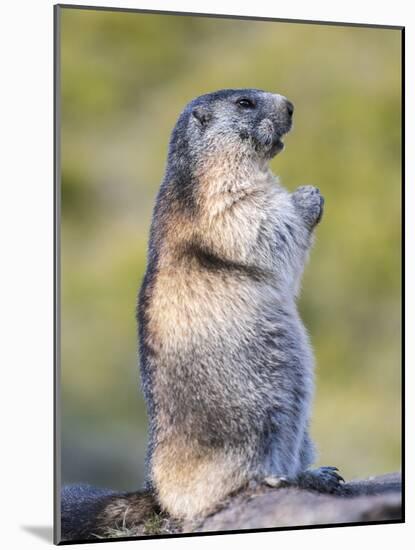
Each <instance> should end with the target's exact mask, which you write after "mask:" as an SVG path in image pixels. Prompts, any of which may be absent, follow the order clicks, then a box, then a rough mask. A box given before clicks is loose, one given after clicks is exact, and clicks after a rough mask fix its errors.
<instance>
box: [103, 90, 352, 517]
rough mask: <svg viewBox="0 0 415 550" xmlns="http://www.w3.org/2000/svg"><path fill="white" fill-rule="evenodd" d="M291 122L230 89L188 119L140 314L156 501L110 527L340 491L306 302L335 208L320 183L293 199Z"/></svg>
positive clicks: (259, 96)
mask: <svg viewBox="0 0 415 550" xmlns="http://www.w3.org/2000/svg"><path fill="white" fill-rule="evenodd" d="M293 111H294V107H293V104H292V103H291V102H290V101H288V99H286V98H285V97H283V96H281V95H277V94H272V93H267V92H264V91H262V90H258V89H228V90H220V91H217V92H213V93H209V94H206V95H202V96H200V97H198V98H196V99H194V100H193V101H191V102H190V103H189V104H188V105H187V106H186V108H185V109H184V111H183V112H182V113H181V115H180V117H179V119H178V121H177V124H176V126H175V128H174V130H173V133H172V136H171V140H170V145H169V154H168V162H167V169H166V173H165V177H164V180H163V182H162V185H161V187H160V190H159V193H158V197H157V200H156V205H155V209H154V215H153V221H152V226H151V231H150V242H149V250H148V265H147V271H146V274H145V277H144V281H143V284H142V287H141V291H140V294H139V300H138V308H137V312H138V324H139V343H140V360H141V375H142V387H143V391H144V395H145V399H146V403H147V408H148V418H149V445H148V453H147V471H148V473H147V489H146V493H145V494H143V495H142V496H140V493H132V494H130V495H124V496H112V495H110V496H107V497H106V499H107V500H106V501H105V506H103V507H101V510H100V513H99V521H98V523H101V524H102V525H105V524H106V523H108V521H111V520H116V519H117V518H118V520H120V519H123V520H124V522H125V521H127V522H128V523H134V522H136V521H138V519H139V518H140V517H142V514H143V510H144V511H148V510H149V509H151V507H152V505H154V504H155V503H157V506H159V507H160V509H161V510H164V511H166V512H168V513H169V514H171V515H172V516H174V517H177V518H186V519H191V518H194V517H197V516H198V515H204V514H207V513H209V512H211V511H212V510H213V509H214V507H215V506H216V505H218V503H220V502H221V500H222V499H223V498H224V497H226V496H227V495H229V494H230V493H232V492H234V491H236V490H238V489H240V488H242V487H244V486H245V485H247V484H248V483H256V482H258V483H262V482H265V483H268V484H271V485H275V486H277V485H279V484H281V482H283V483H295V484H299V485H302V486H307V487H309V488H314V489H316V490H320V491H329V492H335V491H336V490H337V488H338V486H339V484H340V481H342V478H341V477H340V476H339V474H337V473H336V470H337V469H336V468H332V467H324V468H319V469H316V470H308V468H309V466H310V465H311V464H312V463H313V461H314V448H313V444H312V442H311V440H310V436H309V430H308V427H309V420H310V406H311V400H312V395H313V369H314V366H313V362H314V361H313V354H312V350H311V346H310V343H309V339H308V336H307V333H306V330H305V328H304V326H303V324H302V322H301V320H300V317H299V314H298V311H297V306H296V298H297V296H298V292H299V286H300V280H301V276H302V272H303V268H304V264H305V262H306V259H307V256H308V252H309V250H310V247H311V244H312V241H313V230H314V228H315V226H316V224H317V223H318V222H319V221H320V219H321V216H322V211H323V202H324V201H323V198H322V196H321V195H320V192H319V190H318V189H317V188H315V187H312V186H303V187H300V188H298V189H297V190H296V191H295V192H294V193H288V192H287V191H286V190H285V189H283V188H282V187H281V185H280V184H279V183H278V180H277V179H276V178H275V176H274V175H273V174H272V172H271V171H270V168H269V166H268V163H269V161H270V159H272V158H273V157H274V156H275V155H276V154H277V153H278V152H280V151H281V150H282V149H283V147H284V145H283V142H282V138H283V136H284V135H285V134H286V133H287V132H289V130H290V129H291V125H292V117H293Z"/></svg>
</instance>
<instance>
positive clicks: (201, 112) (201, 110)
mask: <svg viewBox="0 0 415 550" xmlns="http://www.w3.org/2000/svg"><path fill="white" fill-rule="evenodd" d="M192 115H193V116H194V117H195V119H196V120H197V121H198V122H199V124H200V125H201V126H206V124H207V123H208V122H209V120H210V119H211V118H212V115H211V113H210V111H209V110H208V109H207V107H204V106H202V105H199V106H198V107H195V108H194V109H193V111H192Z"/></svg>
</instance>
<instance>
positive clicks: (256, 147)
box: [170, 88, 294, 161]
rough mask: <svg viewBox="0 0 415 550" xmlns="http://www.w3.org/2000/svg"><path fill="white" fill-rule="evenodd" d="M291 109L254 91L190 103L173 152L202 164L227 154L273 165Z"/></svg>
mask: <svg viewBox="0 0 415 550" xmlns="http://www.w3.org/2000/svg"><path fill="white" fill-rule="evenodd" d="M293 111H294V106H293V104H292V103H291V102H290V101H288V99H286V98H285V97H284V96H281V95H278V94H272V93H268V92H264V91H262V90H256V89H251V88H248V89H239V90H237V89H236V90H232V89H230V90H219V91H217V92H213V93H210V94H205V95H202V96H200V97H197V98H196V99H194V100H193V101H191V102H190V103H189V104H188V105H187V106H186V108H185V109H184V111H183V112H182V114H181V115H180V117H179V120H178V122H177V124H176V127H175V129H174V131H173V134H172V139H171V142H170V152H171V154H174V155H175V156H176V158H178V157H180V156H182V155H185V156H186V157H187V158H188V160H189V156H190V158H191V159H192V160H199V161H202V160H203V159H204V158H205V157H206V156H210V157H211V156H212V155H215V154H216V153H224V154H226V155H227V156H228V157H229V156H232V155H233V154H234V155H235V157H236V158H238V159H240V160H242V158H243V157H244V156H246V157H249V158H251V159H254V158H258V159H260V160H269V159H271V158H272V157H274V156H275V155H276V154H277V153H278V152H279V151H281V150H282V149H283V147H284V144H283V143H282V140H281V138H282V137H283V136H284V134H286V133H287V132H288V131H289V130H290V129H291V126H292V115H293Z"/></svg>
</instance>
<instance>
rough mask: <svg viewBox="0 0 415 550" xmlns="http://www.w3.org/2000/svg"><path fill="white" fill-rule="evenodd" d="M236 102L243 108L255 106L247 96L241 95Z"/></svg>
mask: <svg viewBox="0 0 415 550" xmlns="http://www.w3.org/2000/svg"><path fill="white" fill-rule="evenodd" d="M236 103H237V104H238V105H239V106H240V107H243V108H244V109H253V108H254V107H255V103H254V102H253V101H252V99H248V98H247V97H241V98H240V99H238V100H237V102H236Z"/></svg>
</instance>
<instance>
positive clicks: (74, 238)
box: [55, 5, 404, 544]
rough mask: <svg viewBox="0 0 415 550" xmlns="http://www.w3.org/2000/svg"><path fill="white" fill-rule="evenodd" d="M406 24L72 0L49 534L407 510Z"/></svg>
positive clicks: (388, 515)
mask: <svg viewBox="0 0 415 550" xmlns="http://www.w3.org/2000/svg"><path fill="white" fill-rule="evenodd" d="M403 32H404V30H403V28H401V27H390V26H386V25H385V26H370V25H358V24H353V25H352V24H341V23H332V24H329V23H322V22H321V23H319V22H307V21H294V20H292V21H287V20H277V19H275V20H272V19H258V18H255V17H245V18H242V17H239V18H238V17H233V16H226V15H223V16H209V15H207V14H204V15H200V14H199V15H198V14H186V13H168V12H151V11H139V10H133V9H116V8H93V7H82V6H75V7H71V6H68V5H67V6H65V5H62V6H55V168H56V170H55V199H56V200H55V219H56V232H55V275H56V277H55V304H56V322H55V329H56V333H55V352H56V353H55V358H56V361H55V363H56V371H55V382H56V383H55V542H56V543H65V544H68V543H79V542H91V541H95V542H97V541H107V540H110V539H111V540H120V539H138V538H155V537H177V536H187V535H195V534H199V535H201V536H202V535H204V534H212V533H235V532H239V533H240V532H246V531H251V532H252V531H261V530H279V529H283V528H284V529H287V528H307V527H311V526H314V527H316V526H319V527H321V528H323V527H325V526H333V525H356V524H369V523H391V522H402V521H403V508H402V505H401V487H402V482H401V470H402V463H401V461H402V427H401V424H402V420H403V419H402V410H403V404H402V373H403V365H402V349H401V346H402V334H403V329H402V319H403V317H402V260H403V258H402V233H401V227H402V221H401V216H402V201H403V196H402V195H403V185H402V150H403V144H402V136H403V130H402V127H403V124H402V120H403V113H402V110H403V102H402V82H403V65H402V54H403Z"/></svg>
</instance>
